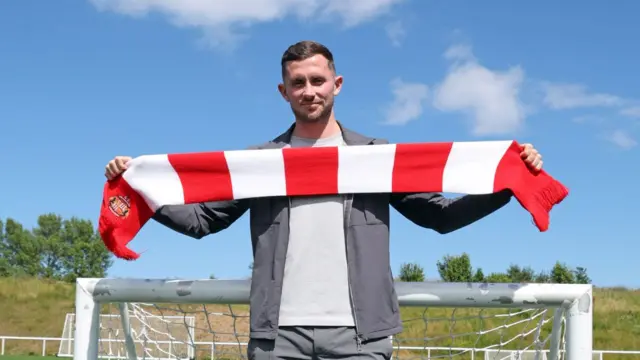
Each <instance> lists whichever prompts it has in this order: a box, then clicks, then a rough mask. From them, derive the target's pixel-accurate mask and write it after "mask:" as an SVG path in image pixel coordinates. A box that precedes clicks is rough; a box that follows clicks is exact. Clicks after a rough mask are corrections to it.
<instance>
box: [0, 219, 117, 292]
mask: <svg viewBox="0 0 640 360" xmlns="http://www.w3.org/2000/svg"><path fill="white" fill-rule="evenodd" d="M1 224H2V223H1V222H0V225H1ZM112 264H113V260H112V255H111V253H110V252H109V251H108V250H107V248H106V247H105V246H104V244H103V242H102V240H101V239H100V236H99V234H98V233H97V231H95V229H94V227H93V225H92V223H91V221H89V220H83V219H78V218H75V217H73V218H71V219H68V220H64V219H62V217H61V216H59V215H57V214H43V215H41V216H39V217H38V221H37V226H36V227H35V228H34V229H32V230H27V229H25V228H23V226H22V225H21V224H20V223H18V222H17V221H15V220H13V219H11V218H9V219H7V220H6V225H4V227H3V226H0V276H31V277H40V278H48V279H56V280H66V281H75V279H76V278H78V277H104V276H106V272H107V270H108V269H109V268H110V267H111V265H112Z"/></svg>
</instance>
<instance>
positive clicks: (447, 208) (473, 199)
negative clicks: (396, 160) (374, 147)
mask: <svg viewBox="0 0 640 360" xmlns="http://www.w3.org/2000/svg"><path fill="white" fill-rule="evenodd" d="M388 143H389V142H388V140H386V139H376V140H374V142H373V144H388ZM512 196H513V193H512V192H511V191H510V190H504V191H501V192H497V193H493V194H484V195H465V196H461V197H457V198H453V199H449V198H445V197H444V196H443V195H442V194H440V193H409V194H406V193H395V194H391V196H390V204H391V206H392V207H393V208H394V209H396V210H397V211H398V212H399V213H400V214H401V215H402V216H404V217H405V218H407V219H409V220H410V221H412V222H413V223H415V224H416V225H418V226H422V227H424V228H428V229H432V230H435V231H436V232H438V233H440V234H446V233H450V232H452V231H455V230H458V229H460V228H463V227H465V226H467V225H470V224H472V223H474V222H476V221H478V220H480V219H482V218H483V217H485V216H487V215H489V214H491V213H493V212H494V211H496V210H498V209H500V208H502V207H503V206H505V205H506V204H508V203H509V201H510V200H511V197H512Z"/></svg>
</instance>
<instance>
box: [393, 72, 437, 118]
mask: <svg viewBox="0 0 640 360" xmlns="http://www.w3.org/2000/svg"><path fill="white" fill-rule="evenodd" d="M391 92H392V93H393V101H392V102H391V104H390V105H389V106H388V107H387V108H386V111H385V114H386V116H385V123H386V124H390V125H404V124H406V123H408V122H410V121H412V120H415V119H417V118H418V117H420V115H422V112H423V111H424V107H425V106H426V105H427V103H426V101H427V99H428V97H429V87H428V86H427V85H425V84H421V83H409V82H404V81H402V80H401V79H398V78H396V79H393V80H392V81H391Z"/></svg>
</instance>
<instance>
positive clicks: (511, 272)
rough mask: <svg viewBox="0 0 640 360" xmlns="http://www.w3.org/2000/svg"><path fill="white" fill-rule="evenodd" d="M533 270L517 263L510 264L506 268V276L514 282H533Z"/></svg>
mask: <svg viewBox="0 0 640 360" xmlns="http://www.w3.org/2000/svg"><path fill="white" fill-rule="evenodd" d="M534 274H535V272H534V271H533V269H532V268H531V267H528V266H527V267H524V268H521V267H520V266H518V265H514V264H511V265H510V266H509V268H507V276H508V277H509V279H510V280H511V282H514V283H529V282H533V279H534V277H535V275H534Z"/></svg>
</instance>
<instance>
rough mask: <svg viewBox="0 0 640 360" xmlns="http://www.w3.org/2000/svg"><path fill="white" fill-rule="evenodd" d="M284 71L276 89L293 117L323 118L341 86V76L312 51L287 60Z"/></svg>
mask: <svg viewBox="0 0 640 360" xmlns="http://www.w3.org/2000/svg"><path fill="white" fill-rule="evenodd" d="M285 74H286V75H285V78H284V83H283V84H280V85H278V90H279V91H280V93H281V94H282V97H284V98H285V100H287V101H288V102H289V104H290V105H291V110H292V111H293V113H294V115H295V116H296V118H297V119H298V120H300V121H304V122H316V121H322V120H325V121H326V120H327V119H328V118H329V116H330V115H331V112H332V110H333V99H334V97H335V96H336V95H338V93H339V92H340V89H341V87H342V77H341V76H336V74H334V72H333V70H331V68H329V62H328V60H327V59H326V58H325V57H324V56H322V55H315V56H312V57H310V58H308V59H305V60H301V61H290V62H289V63H288V64H287V67H286V72H285Z"/></svg>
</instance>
